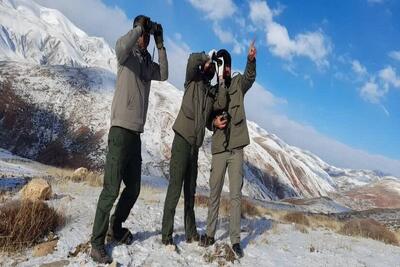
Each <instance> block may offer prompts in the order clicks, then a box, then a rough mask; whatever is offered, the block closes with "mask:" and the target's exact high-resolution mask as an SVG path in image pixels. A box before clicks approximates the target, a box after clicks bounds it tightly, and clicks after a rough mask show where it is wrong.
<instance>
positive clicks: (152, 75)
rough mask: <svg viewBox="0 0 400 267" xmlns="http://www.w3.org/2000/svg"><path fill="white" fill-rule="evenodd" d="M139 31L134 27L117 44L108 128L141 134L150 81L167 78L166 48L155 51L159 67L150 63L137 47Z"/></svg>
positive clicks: (146, 53)
mask: <svg viewBox="0 0 400 267" xmlns="http://www.w3.org/2000/svg"><path fill="white" fill-rule="evenodd" d="M142 31H143V30H142V28H141V27H140V26H136V27H135V28H133V29H132V30H130V31H129V32H128V33H127V34H125V35H124V36H122V37H121V38H119V39H118V41H117V44H116V46H115V52H116V54H117V60H118V73H117V82H116V88H115V93H114V98H113V102H112V106H111V126H119V127H122V128H125V129H129V130H132V131H136V132H143V128H144V124H145V123H146V115H147V108H148V103H149V93H150V84H151V81H152V80H156V81H165V80H167V79H168V61H167V53H166V52H165V48H164V47H163V48H161V49H158V61H159V64H157V63H155V62H153V61H152V60H151V56H150V54H149V52H148V51H147V50H145V51H141V50H140V49H139V48H138V46H137V40H138V39H139V37H140V36H141V34H142Z"/></svg>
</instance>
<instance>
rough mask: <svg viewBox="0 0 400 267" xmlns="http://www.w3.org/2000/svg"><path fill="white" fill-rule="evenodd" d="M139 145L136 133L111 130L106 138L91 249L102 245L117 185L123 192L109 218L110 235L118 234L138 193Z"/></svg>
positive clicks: (140, 163)
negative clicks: (105, 150)
mask: <svg viewBox="0 0 400 267" xmlns="http://www.w3.org/2000/svg"><path fill="white" fill-rule="evenodd" d="M141 165H142V157H141V141H140V135H139V133H136V132H133V131H130V130H127V129H124V128H120V127H111V129H110V132H109V134H108V152H107V157H106V167H105V172H104V184H103V190H102V191H101V194H100V197H99V201H98V203H97V209H96V215H95V219H94V224H93V232H92V238H91V243H92V246H93V247H100V246H103V245H104V241H105V237H106V234H107V230H108V227H109V217H110V211H111V209H112V207H113V204H114V202H115V200H116V199H117V197H118V195H119V191H120V186H121V181H123V182H124V184H125V188H124V190H123V191H122V193H121V196H120V198H119V200H118V203H117V206H116V208H115V212H114V215H113V216H112V228H113V232H114V233H115V234H117V233H118V232H121V231H122V223H123V222H124V221H125V220H126V219H127V218H128V215H129V213H130V211H131V209H132V207H133V205H134V204H135V202H136V200H137V198H138V196H139V192H140V180H141Z"/></svg>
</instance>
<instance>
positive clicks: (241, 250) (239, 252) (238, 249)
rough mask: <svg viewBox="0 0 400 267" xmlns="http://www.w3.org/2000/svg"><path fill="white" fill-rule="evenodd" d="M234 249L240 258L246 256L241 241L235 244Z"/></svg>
mask: <svg viewBox="0 0 400 267" xmlns="http://www.w3.org/2000/svg"><path fill="white" fill-rule="evenodd" d="M232 250H233V252H235V254H236V256H237V257H238V258H242V257H243V256H244V253H243V249H242V247H241V246H240V244H239V243H236V244H233V246H232Z"/></svg>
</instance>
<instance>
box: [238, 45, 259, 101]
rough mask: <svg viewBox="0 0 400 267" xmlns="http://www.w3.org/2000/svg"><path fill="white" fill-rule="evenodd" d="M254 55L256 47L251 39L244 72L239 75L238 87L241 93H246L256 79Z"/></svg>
mask: <svg viewBox="0 0 400 267" xmlns="http://www.w3.org/2000/svg"><path fill="white" fill-rule="evenodd" d="M256 55H257V49H256V48H255V46H254V41H252V42H251V44H250V48H249V53H248V55H247V64H246V69H245V70H244V74H243V75H241V76H240V87H241V89H242V92H243V95H244V94H246V93H247V91H248V90H249V89H250V87H251V86H252V85H253V83H254V81H255V80H256Z"/></svg>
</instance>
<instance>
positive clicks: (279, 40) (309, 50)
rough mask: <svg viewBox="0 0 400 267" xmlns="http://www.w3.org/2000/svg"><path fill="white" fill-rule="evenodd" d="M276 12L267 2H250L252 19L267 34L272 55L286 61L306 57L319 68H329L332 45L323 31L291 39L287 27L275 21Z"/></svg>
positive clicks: (303, 34)
mask: <svg viewBox="0 0 400 267" xmlns="http://www.w3.org/2000/svg"><path fill="white" fill-rule="evenodd" d="M280 12H282V11H279V12H274V11H273V10H271V9H270V7H269V6H268V4H267V2H265V1H258V0H256V1H251V2H250V19H251V21H252V22H253V23H254V24H255V25H258V27H260V28H262V29H263V30H264V31H265V33H266V41H267V44H268V47H269V49H270V51H271V53H272V54H274V55H276V56H278V57H281V58H283V59H285V60H291V59H292V58H293V57H295V56H304V57H307V58H309V59H310V60H312V61H313V62H314V63H315V64H316V65H317V66H319V67H327V66H329V62H328V60H327V57H328V55H329V54H330V52H331V45H330V42H329V40H328V39H327V37H326V36H325V35H324V34H323V32H322V30H318V31H314V32H305V33H300V34H297V35H296V36H294V38H291V37H290V36H289V32H288V30H287V28H286V27H285V26H283V25H282V24H279V23H277V22H275V21H274V16H275V15H276V14H279V13H280Z"/></svg>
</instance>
